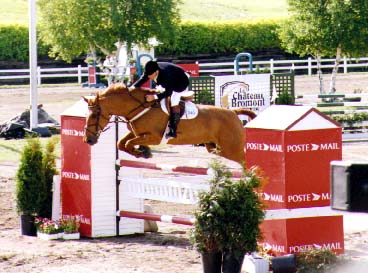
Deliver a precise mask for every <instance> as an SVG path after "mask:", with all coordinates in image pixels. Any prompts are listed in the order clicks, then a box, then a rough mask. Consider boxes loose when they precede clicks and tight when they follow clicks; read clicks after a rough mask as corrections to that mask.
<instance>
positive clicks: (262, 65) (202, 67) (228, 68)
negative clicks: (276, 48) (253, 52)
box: [199, 57, 368, 76]
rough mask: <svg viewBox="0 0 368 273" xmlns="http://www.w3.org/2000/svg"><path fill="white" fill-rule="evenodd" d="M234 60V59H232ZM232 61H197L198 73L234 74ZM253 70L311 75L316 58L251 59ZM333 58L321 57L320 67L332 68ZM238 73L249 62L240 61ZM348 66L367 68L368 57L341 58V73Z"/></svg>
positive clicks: (315, 64) (315, 66) (245, 69)
mask: <svg viewBox="0 0 368 273" xmlns="http://www.w3.org/2000/svg"><path fill="white" fill-rule="evenodd" d="M234 62H235V61H234ZM234 62H222V63H199V73H200V75H201V76H205V75H209V74H211V75H214V74H216V73H227V74H234V66H235V64H234ZM252 63H253V71H257V70H260V71H265V70H266V71H269V72H270V73H271V74H273V73H277V72H290V71H297V70H301V71H304V72H306V73H305V74H308V75H309V76H311V75H312V74H313V70H316V69H317V60H315V59H312V58H311V57H309V58H308V59H305V60H278V61H275V60H274V59H270V60H269V61H253V62H252ZM334 63H335V59H322V60H321V69H326V68H328V69H332V68H333V67H334ZM239 66H240V69H239V71H240V74H241V73H244V72H246V71H248V70H249V69H248V66H249V62H240V63H239ZM349 68H365V69H368V57H362V58H346V57H344V58H342V59H341V61H340V64H339V69H343V73H344V74H347V73H348V69H349Z"/></svg>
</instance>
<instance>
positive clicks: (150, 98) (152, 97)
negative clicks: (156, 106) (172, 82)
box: [146, 95, 157, 102]
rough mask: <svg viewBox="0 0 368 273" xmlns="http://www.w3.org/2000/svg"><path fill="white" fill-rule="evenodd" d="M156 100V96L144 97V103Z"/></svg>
mask: <svg viewBox="0 0 368 273" xmlns="http://www.w3.org/2000/svg"><path fill="white" fill-rule="evenodd" d="M154 100H157V96H156V95H146V101H147V102H151V101H154Z"/></svg>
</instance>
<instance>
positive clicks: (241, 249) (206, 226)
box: [190, 161, 265, 273]
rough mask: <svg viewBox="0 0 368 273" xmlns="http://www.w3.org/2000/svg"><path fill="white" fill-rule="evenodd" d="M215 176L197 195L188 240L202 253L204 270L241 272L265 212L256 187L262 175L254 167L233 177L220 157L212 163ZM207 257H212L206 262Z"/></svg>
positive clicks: (225, 272) (257, 236)
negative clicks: (207, 188) (207, 187)
mask: <svg viewBox="0 0 368 273" xmlns="http://www.w3.org/2000/svg"><path fill="white" fill-rule="evenodd" d="M211 167H212V169H213V170H214V177H213V179H212V180H211V181H210V190H209V191H208V192H202V193H201V194H200V195H199V206H198V209H197V211H196V212H195V218H196V222H195V223H194V227H193V229H192V231H191V237H190V238H191V241H192V243H193V244H194V246H195V247H196V248H197V250H198V251H199V252H200V253H201V254H202V262H203V266H204V272H205V273H207V272H211V273H216V272H219V273H220V272H224V273H230V272H231V273H236V272H240V270H241V267H242V263H243V259H244V255H245V254H247V253H252V252H254V251H256V250H257V240H258V239H260V238H261V231H260V228H259V225H260V224H261V222H262V221H263V219H264V216H265V212H264V206H263V204H262V201H261V200H260V198H259V196H258V193H257V192H256V190H257V189H258V188H259V187H260V186H261V178H260V177H259V176H258V175H257V173H256V171H255V170H244V175H243V177H242V178H240V179H235V178H232V175H231V172H229V171H228V170H227V169H226V167H225V166H224V165H222V164H221V163H219V161H214V162H213V163H212V164H211ZM208 257H210V259H211V260H212V259H213V260H212V261H210V262H208V259H207V258H208Z"/></svg>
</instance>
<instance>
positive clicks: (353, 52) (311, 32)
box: [280, 0, 368, 57]
mask: <svg viewBox="0 0 368 273" xmlns="http://www.w3.org/2000/svg"><path fill="white" fill-rule="evenodd" d="M288 4H289V9H290V12H291V17H290V18H289V19H288V20H287V21H286V22H285V24H283V25H282V27H281V29H280V38H281V40H282V45H283V47H284V48H285V49H287V50H288V51H289V52H291V53H297V54H299V55H301V56H304V55H308V54H311V55H313V56H315V57H316V56H317V55H320V56H335V54H336V50H337V48H340V49H341V50H342V51H341V53H342V54H343V55H346V56H359V55H361V54H363V55H364V54H366V53H367V52H368V35H367V34H368V29H367V25H368V17H367V16H366V14H367V13H368V5H367V2H366V1H344V0H330V1H320V0H289V1H288Z"/></svg>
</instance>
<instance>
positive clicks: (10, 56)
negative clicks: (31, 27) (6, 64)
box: [0, 25, 48, 62]
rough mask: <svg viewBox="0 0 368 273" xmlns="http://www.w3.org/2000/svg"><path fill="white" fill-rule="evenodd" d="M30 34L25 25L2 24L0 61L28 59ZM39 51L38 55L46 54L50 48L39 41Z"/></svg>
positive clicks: (0, 29) (0, 27)
mask: <svg viewBox="0 0 368 273" xmlns="http://www.w3.org/2000/svg"><path fill="white" fill-rule="evenodd" d="M28 36H29V35H28V28H27V27H25V26H19V25H4V26H0V61H19V62H26V61H28V58H29V40H28ZM37 51H38V55H46V54H47V51H48V48H47V47H46V46H44V45H43V43H42V42H39V43H38V48H37Z"/></svg>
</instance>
